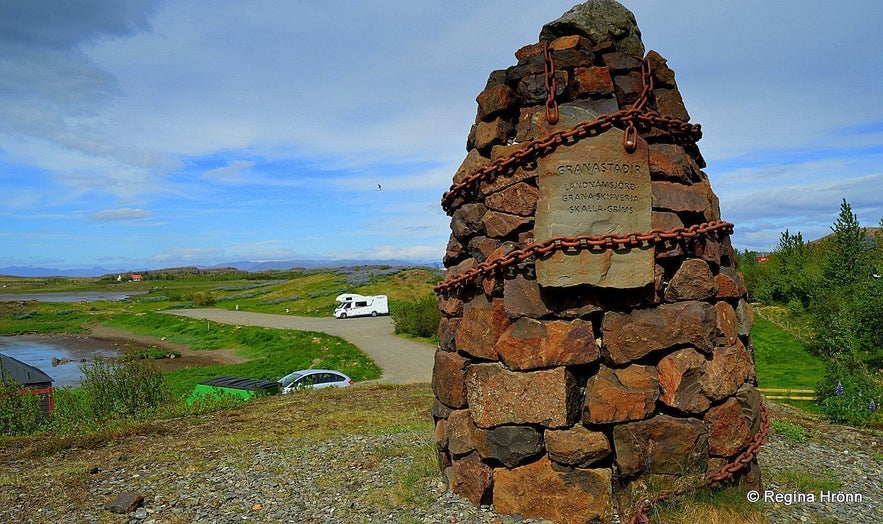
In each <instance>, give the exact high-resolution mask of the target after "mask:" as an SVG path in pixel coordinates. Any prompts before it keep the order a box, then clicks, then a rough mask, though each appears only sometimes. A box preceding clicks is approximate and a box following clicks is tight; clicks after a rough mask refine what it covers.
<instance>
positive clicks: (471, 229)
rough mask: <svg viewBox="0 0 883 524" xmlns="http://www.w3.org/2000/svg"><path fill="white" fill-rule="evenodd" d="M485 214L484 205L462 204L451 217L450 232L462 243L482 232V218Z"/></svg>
mask: <svg viewBox="0 0 883 524" xmlns="http://www.w3.org/2000/svg"><path fill="white" fill-rule="evenodd" d="M486 212H487V208H486V207H484V204H463V205H462V206H460V208H459V209H457V210H456V211H454V214H453V215H452V216H451V232H453V234H454V236H455V237H457V238H458V239H460V241H463V240H464V239H466V238H468V237H470V236H472V235H477V234H480V233H481V232H482V226H483V224H482V221H481V219H482V217H483V216H484V214H485V213H486Z"/></svg>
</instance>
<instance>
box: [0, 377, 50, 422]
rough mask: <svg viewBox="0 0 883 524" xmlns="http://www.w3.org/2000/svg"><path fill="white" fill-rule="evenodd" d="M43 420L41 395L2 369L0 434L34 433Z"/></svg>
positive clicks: (0, 382) (0, 378) (0, 379)
mask: <svg viewBox="0 0 883 524" xmlns="http://www.w3.org/2000/svg"><path fill="white" fill-rule="evenodd" d="M42 421H43V410H42V409H41V408H40V397H39V396H38V395H37V394H36V393H33V392H30V391H28V390H27V389H26V388H25V387H24V386H22V385H21V383H20V382H18V381H17V380H15V378H13V377H11V376H9V375H8V374H7V373H5V372H2V370H0V436H12V435H27V434H30V433H33V432H34V431H35V430H36V429H37V428H38V427H39V426H40V423H41V422H42Z"/></svg>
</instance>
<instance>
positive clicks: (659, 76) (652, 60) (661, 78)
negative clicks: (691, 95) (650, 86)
mask: <svg viewBox="0 0 883 524" xmlns="http://www.w3.org/2000/svg"><path fill="white" fill-rule="evenodd" d="M647 63H648V64H649V65H650V71H652V72H653V79H654V80H655V82H654V85H657V86H664V87H677V84H676V83H675V72H674V71H672V70H671V68H670V67H668V61H667V60H666V59H665V58H663V57H662V55H660V54H659V53H657V52H656V51H652V50H651V51H649V52H648V53H647Z"/></svg>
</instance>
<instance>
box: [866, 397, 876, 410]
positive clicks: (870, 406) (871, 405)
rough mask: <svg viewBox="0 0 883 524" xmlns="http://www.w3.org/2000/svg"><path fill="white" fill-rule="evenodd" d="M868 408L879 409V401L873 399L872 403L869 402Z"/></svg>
mask: <svg viewBox="0 0 883 524" xmlns="http://www.w3.org/2000/svg"><path fill="white" fill-rule="evenodd" d="M868 409H870V410H871V411H877V403H876V402H874V401H873V400H872V401H871V403H870V404H868Z"/></svg>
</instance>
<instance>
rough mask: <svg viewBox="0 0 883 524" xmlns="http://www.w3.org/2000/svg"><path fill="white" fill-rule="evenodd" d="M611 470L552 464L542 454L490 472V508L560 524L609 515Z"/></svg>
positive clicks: (605, 519) (606, 518) (607, 519)
mask: <svg viewBox="0 0 883 524" xmlns="http://www.w3.org/2000/svg"><path fill="white" fill-rule="evenodd" d="M611 480H612V472H611V471H610V469H609V468H602V469H570V468H563V467H561V466H558V467H555V466H553V464H552V462H551V461H550V460H549V459H548V458H547V457H543V458H541V459H540V460H538V461H536V462H534V463H532V464H527V465H525V466H521V467H517V468H514V469H511V470H507V469H499V470H497V471H496V473H495V474H494V510H495V511H497V512H498V513H503V514H513V513H517V514H519V515H521V516H523V517H527V518H543V519H547V520H552V521H555V522H561V523H563V524H583V523H586V522H610V521H611V520H612V519H613V497H612V493H611Z"/></svg>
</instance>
